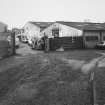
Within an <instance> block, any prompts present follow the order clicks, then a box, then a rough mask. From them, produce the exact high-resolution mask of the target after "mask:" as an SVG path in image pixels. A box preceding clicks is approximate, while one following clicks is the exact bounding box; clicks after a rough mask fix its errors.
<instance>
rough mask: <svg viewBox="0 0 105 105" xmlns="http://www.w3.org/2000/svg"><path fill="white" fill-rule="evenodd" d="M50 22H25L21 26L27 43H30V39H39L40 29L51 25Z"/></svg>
mask: <svg viewBox="0 0 105 105" xmlns="http://www.w3.org/2000/svg"><path fill="white" fill-rule="evenodd" d="M51 24H52V22H31V21H30V22H27V23H26V24H25V26H24V27H23V29H24V34H23V35H24V36H26V37H27V39H28V43H29V44H31V43H32V41H31V40H32V39H33V38H36V39H40V38H41V35H40V33H41V31H42V30H43V29H45V28H46V27H48V26H49V25H51Z"/></svg>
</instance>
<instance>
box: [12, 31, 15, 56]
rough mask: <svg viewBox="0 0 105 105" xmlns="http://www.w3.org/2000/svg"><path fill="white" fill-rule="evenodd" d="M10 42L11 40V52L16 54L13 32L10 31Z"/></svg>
mask: <svg viewBox="0 0 105 105" xmlns="http://www.w3.org/2000/svg"><path fill="white" fill-rule="evenodd" d="M11 42H12V54H13V55H15V54H16V50H15V49H16V48H15V32H12V35H11Z"/></svg>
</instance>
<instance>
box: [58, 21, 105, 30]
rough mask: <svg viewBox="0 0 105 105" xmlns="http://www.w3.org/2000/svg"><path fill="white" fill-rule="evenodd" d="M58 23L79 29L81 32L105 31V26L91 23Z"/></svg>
mask: <svg viewBox="0 0 105 105" xmlns="http://www.w3.org/2000/svg"><path fill="white" fill-rule="evenodd" d="M57 23H60V24H63V25H67V26H70V27H74V28H77V29H79V30H105V24H104V25H102V23H91V22H64V21H57Z"/></svg>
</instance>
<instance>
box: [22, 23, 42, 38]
mask: <svg viewBox="0 0 105 105" xmlns="http://www.w3.org/2000/svg"><path fill="white" fill-rule="evenodd" d="M24 35H26V36H27V38H32V37H40V28H39V27H37V26H35V25H34V24H31V23H29V22H28V23H27V24H26V25H25V26H24Z"/></svg>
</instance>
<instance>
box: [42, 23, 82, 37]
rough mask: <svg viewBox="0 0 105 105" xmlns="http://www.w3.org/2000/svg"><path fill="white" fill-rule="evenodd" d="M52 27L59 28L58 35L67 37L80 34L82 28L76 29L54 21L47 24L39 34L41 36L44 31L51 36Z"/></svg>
mask: <svg viewBox="0 0 105 105" xmlns="http://www.w3.org/2000/svg"><path fill="white" fill-rule="evenodd" d="M53 28H59V37H64V36H65V37H68V36H82V33H83V32H82V30H78V29H76V28H72V27H69V26H66V25H62V24H59V23H54V24H52V25H51V26H49V27H48V28H46V29H45V30H43V31H42V32H41V35H42V36H43V35H44V33H45V34H46V35H47V36H49V37H53V36H52V29H53Z"/></svg>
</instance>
